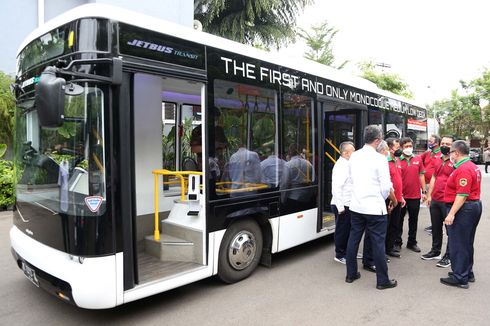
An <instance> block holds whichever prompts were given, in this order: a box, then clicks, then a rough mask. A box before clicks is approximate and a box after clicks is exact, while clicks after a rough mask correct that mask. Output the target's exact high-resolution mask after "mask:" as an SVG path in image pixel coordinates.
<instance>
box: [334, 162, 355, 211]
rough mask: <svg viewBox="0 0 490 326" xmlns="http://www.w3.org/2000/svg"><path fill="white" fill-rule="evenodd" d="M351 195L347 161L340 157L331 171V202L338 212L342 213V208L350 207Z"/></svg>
mask: <svg viewBox="0 0 490 326" xmlns="http://www.w3.org/2000/svg"><path fill="white" fill-rule="evenodd" d="M351 193H352V181H351V179H350V174H349V161H348V160H346V159H345V158H343V157H340V158H339V159H338V160H337V162H336V163H335V165H334V166H333V170H332V201H331V202H330V204H331V205H335V206H336V207H337V210H338V211H339V212H342V211H344V206H347V207H349V206H350V197H351Z"/></svg>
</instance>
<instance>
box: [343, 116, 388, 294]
mask: <svg viewBox="0 0 490 326" xmlns="http://www.w3.org/2000/svg"><path fill="white" fill-rule="evenodd" d="M363 138H364V147H363V148H362V149H360V150H358V151H356V152H354V153H352V155H351V157H350V160H349V171H350V177H351V180H352V196H351V202H350V211H351V231H350V234H349V241H348V244H347V257H346V258H347V264H346V265H347V276H346V278H345V281H346V282H347V283H352V282H354V281H355V280H357V279H358V278H360V277H361V274H360V273H359V272H358V270H357V259H356V256H357V250H358V249H359V242H360V241H361V238H362V234H363V233H364V231H366V234H367V235H368V236H369V238H370V240H371V247H372V254H373V258H374V265H375V267H376V288H377V289H379V290H383V289H388V288H393V287H395V286H396V285H397V281H396V280H390V279H389V277H388V265H387V264H386V256H385V239H386V226H387V223H388V212H387V209H386V203H385V200H386V198H388V195H389V193H390V189H391V188H392V183H391V180H390V172H389V167H388V161H387V160H386V158H385V157H383V156H382V155H379V154H378V153H377V152H376V148H377V146H378V145H379V143H380V142H381V141H382V139H383V133H382V131H381V128H380V127H378V126H376V125H369V126H367V127H366V128H365V129H364V134H363Z"/></svg>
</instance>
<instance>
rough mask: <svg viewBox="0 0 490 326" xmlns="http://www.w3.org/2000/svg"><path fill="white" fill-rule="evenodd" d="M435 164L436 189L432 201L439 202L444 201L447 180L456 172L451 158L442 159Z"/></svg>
mask: <svg viewBox="0 0 490 326" xmlns="http://www.w3.org/2000/svg"><path fill="white" fill-rule="evenodd" d="M434 163H435V171H434V177H435V178H436V181H435V183H434V188H433V189H432V194H431V196H432V199H434V200H437V201H444V189H445V188H446V183H447V179H448V178H449V175H450V174H451V173H453V171H454V164H453V163H451V161H450V160H449V156H448V157H447V158H446V159H444V158H442V157H441V159H440V160H439V161H438V162H437V161H436V162H434Z"/></svg>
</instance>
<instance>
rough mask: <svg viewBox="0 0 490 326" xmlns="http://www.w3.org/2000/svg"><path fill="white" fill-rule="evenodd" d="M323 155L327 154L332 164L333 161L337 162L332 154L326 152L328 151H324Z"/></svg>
mask: <svg viewBox="0 0 490 326" xmlns="http://www.w3.org/2000/svg"><path fill="white" fill-rule="evenodd" d="M325 156H327V157H328V158H329V159H330V160H331V161H332V162H333V163H334V164H335V162H337V161H336V160H335V159H334V158H333V157H332V155H330V154H328V152H325Z"/></svg>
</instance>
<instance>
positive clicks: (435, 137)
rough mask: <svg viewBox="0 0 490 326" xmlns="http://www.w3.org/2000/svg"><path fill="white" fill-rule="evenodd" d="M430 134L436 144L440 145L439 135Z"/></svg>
mask: <svg viewBox="0 0 490 326" xmlns="http://www.w3.org/2000/svg"><path fill="white" fill-rule="evenodd" d="M430 136H431V137H432V138H434V140H435V142H436V144H437V145H441V137H439V136H438V135H430Z"/></svg>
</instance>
